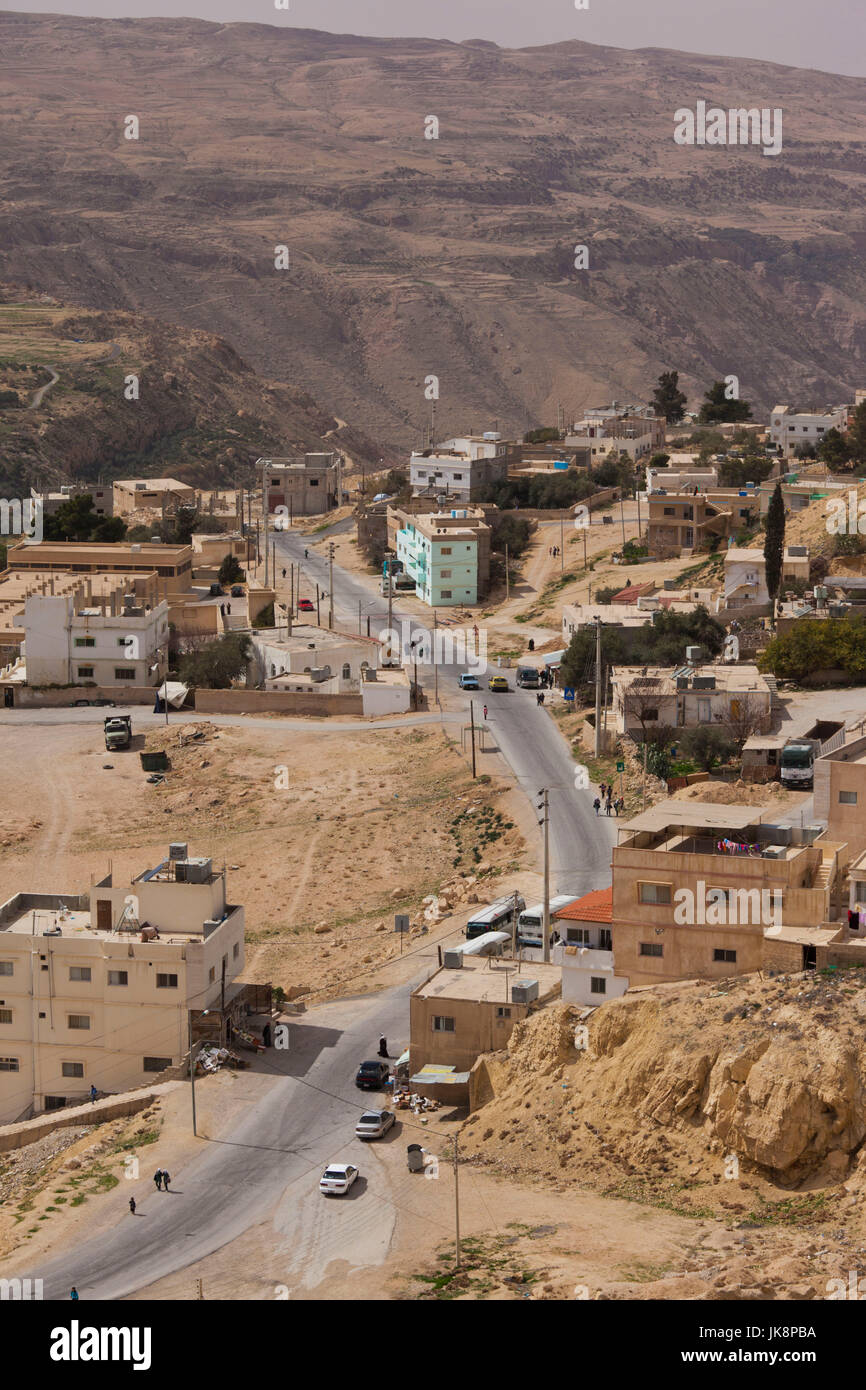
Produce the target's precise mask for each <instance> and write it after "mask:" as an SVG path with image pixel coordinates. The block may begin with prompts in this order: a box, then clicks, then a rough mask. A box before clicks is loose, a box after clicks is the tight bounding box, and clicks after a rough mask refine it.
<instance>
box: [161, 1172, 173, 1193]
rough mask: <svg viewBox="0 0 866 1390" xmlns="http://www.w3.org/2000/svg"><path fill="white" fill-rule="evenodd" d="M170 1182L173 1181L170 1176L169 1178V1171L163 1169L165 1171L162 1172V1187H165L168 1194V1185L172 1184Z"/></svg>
mask: <svg viewBox="0 0 866 1390" xmlns="http://www.w3.org/2000/svg"><path fill="white" fill-rule="evenodd" d="M170 1181H171V1179H170V1178H169V1176H168V1171H167V1169H165V1168H163V1170H162V1185H163V1187H164V1188H165V1190H166V1192H167V1191H168V1184H169V1183H170Z"/></svg>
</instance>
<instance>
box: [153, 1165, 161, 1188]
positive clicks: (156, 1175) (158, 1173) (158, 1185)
mask: <svg viewBox="0 0 866 1390" xmlns="http://www.w3.org/2000/svg"><path fill="white" fill-rule="evenodd" d="M153 1180H154V1182H155V1183H156V1190H157V1192H161V1191H162V1169H161V1168H157V1170H156V1172H155V1173H154V1175H153Z"/></svg>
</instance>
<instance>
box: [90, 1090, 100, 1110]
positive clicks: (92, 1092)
mask: <svg viewBox="0 0 866 1390" xmlns="http://www.w3.org/2000/svg"><path fill="white" fill-rule="evenodd" d="M98 1095H99V1092H98V1091H97V1089H96V1087H95V1086H91V1088H90V1104H91V1105H94V1104H95V1103H96V1097H97V1096H98Z"/></svg>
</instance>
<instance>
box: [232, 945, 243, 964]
mask: <svg viewBox="0 0 866 1390" xmlns="http://www.w3.org/2000/svg"><path fill="white" fill-rule="evenodd" d="M240 953H241V943H240V942H239V941H236V942H235V944H234V946H233V947H232V960H237V958H238V956H239V955H240Z"/></svg>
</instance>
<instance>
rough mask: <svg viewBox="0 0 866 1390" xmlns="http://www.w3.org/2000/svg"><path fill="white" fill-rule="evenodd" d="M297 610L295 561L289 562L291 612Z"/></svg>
mask: <svg viewBox="0 0 866 1390" xmlns="http://www.w3.org/2000/svg"><path fill="white" fill-rule="evenodd" d="M294 611H295V562H294V560H292V561H290V564H289V612H290V613H294Z"/></svg>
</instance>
